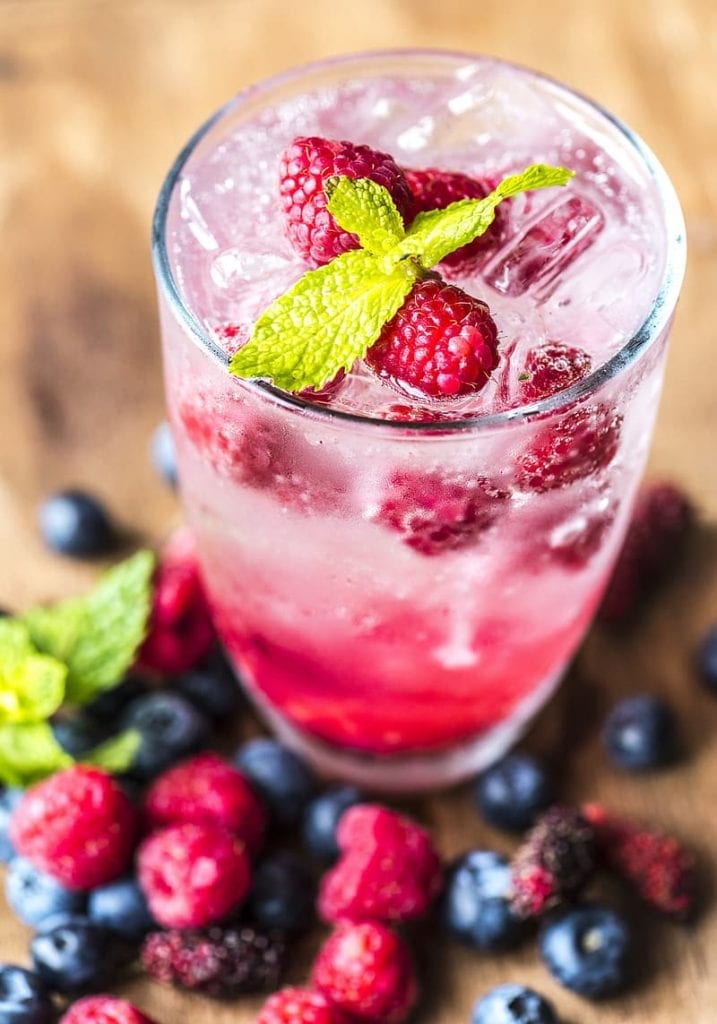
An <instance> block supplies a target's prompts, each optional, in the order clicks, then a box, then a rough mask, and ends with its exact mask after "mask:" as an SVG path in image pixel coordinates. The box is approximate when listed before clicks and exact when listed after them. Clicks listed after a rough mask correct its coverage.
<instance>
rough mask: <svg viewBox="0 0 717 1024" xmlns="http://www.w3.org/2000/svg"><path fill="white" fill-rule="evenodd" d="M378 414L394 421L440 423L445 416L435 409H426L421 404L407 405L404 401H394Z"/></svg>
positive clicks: (379, 416)
mask: <svg viewBox="0 0 717 1024" xmlns="http://www.w3.org/2000/svg"><path fill="white" fill-rule="evenodd" d="M376 416H378V418H379V419H382V420H392V421H393V422H394V423H440V421H441V420H442V419H444V416H443V415H442V414H441V413H440V412H438V411H436V410H435V409H426V407H425V406H421V405H406V404H405V403H404V402H392V403H391V405H388V406H386V408H385V409H380V410H379V411H378V412H377V413H376Z"/></svg>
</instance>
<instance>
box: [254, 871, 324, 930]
mask: <svg viewBox="0 0 717 1024" xmlns="http://www.w3.org/2000/svg"><path fill="white" fill-rule="evenodd" d="M314 897H315V893H314V880H313V878H312V876H311V872H310V871H308V869H307V868H306V866H305V865H304V864H303V863H302V861H301V860H300V859H299V858H298V857H297V856H295V855H294V854H293V853H288V852H282V853H275V854H272V855H271V856H269V857H266V858H265V859H264V860H263V861H262V862H261V863H260V864H259V866H258V867H257V869H256V871H255V873H254V882H253V885H252V891H251V896H250V898H249V913H250V914H251V916H252V917H253V919H254V921H255V922H256V923H257V924H258V925H260V926H261V927H262V928H266V929H268V930H270V929H272V928H279V929H281V930H282V931H287V932H300V931H304V930H305V929H306V928H308V927H309V925H310V924H311V923H312V921H313V918H314Z"/></svg>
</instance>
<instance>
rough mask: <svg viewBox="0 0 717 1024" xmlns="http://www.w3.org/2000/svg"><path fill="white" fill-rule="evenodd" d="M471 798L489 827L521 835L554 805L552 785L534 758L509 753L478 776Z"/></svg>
mask: <svg viewBox="0 0 717 1024" xmlns="http://www.w3.org/2000/svg"><path fill="white" fill-rule="evenodd" d="M474 795H475V801H476V803H477V805H478V809H479V811H480V812H481V814H482V815H483V817H484V818H485V820H486V821H487V822H488V823H489V824H490V825H494V826H495V827H496V828H501V829H507V830H508V831H509V832H523V831H525V829H527V828H530V826H531V825H532V824H533V822H534V821H535V819H536V818H537V817H538V815H539V814H541V813H542V812H543V811H544V810H546V809H547V808H548V807H549V806H550V805H551V804H552V803H553V785H552V782H551V780H550V778H549V777H548V774H547V772H546V771H545V769H544V768H543V766H542V765H541V764H540V762H539V761H537V760H536V759H535V758H534V757H530V756H529V755H528V754H508V756H507V757H504V758H503V759H502V760H501V761H497V762H496V763H495V764H494V765H492V767H490V768H489V769H488V770H487V771H486V772H484V773H483V774H482V775H479V776H478V778H477V779H476V783H475V791H474Z"/></svg>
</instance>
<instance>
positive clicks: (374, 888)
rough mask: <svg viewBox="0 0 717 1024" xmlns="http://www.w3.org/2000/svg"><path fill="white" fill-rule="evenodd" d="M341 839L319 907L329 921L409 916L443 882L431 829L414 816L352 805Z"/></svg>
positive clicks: (424, 907)
mask: <svg viewBox="0 0 717 1024" xmlns="http://www.w3.org/2000/svg"><path fill="white" fill-rule="evenodd" d="M337 839H338V844H339V848H340V850H341V852H342V857H341V859H340V860H339V862H338V864H337V865H336V867H334V868H333V869H332V870H331V871H329V872H328V874H327V875H325V877H324V880H323V883H322V886H321V893H320V896H319V911H320V913H321V915H322V917H323V918H324V919H325V920H326V921H333V922H336V921H341V920H349V921H388V922H401V921H410V920H413V919H414V918H416V917H420V916H421V915H422V914H424V913H425V911H426V910H428V908H429V907H430V905H431V903H432V902H433V900H434V899H435V897H436V896H437V895H438V893H439V892H440V890H441V887H442V884H443V877H442V871H441V861H440V858H439V856H438V854H437V853H436V850H435V848H434V846H433V842H432V841H431V838H430V836H429V835H428V833H427V832H426V831H425V830H424V829H422V828H421V827H420V826H419V825H417V824H416V823H415V822H413V821H411V819H410V818H405V817H403V816H402V815H400V814H396V812H395V811H389V810H388V809H387V808H385V807H380V806H378V805H374V804H359V805H358V806H356V807H351V808H349V810H348V811H346V813H345V814H344V815H343V817H342V818H341V823H340V824H339V828H338V832H337Z"/></svg>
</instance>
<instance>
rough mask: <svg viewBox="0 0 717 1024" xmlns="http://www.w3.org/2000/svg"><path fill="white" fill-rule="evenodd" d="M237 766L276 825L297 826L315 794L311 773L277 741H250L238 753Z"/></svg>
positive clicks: (236, 757) (235, 760) (314, 783)
mask: <svg viewBox="0 0 717 1024" xmlns="http://www.w3.org/2000/svg"><path fill="white" fill-rule="evenodd" d="M234 762H235V764H236V766H237V768H239V769H241V771H243V772H244V774H245V775H246V776H247V777H248V778H249V779H250V780H251V782H252V783H253V784H254V786H255V787H256V789H257V791H258V792H259V793H260V795H261V796H263V798H264V800H265V801H266V804H267V806H268V807H269V810H270V812H271V816H272V819H273V821H274V822H275V824H277V825H280V826H281V827H283V828H287V827H290V826H292V825H296V824H297V823H298V822H299V821H300V820H301V817H302V815H303V813H304V808H305V807H306V804H307V803H308V802H309V800H310V799H311V797H312V796H313V794H314V790H315V788H316V781H315V779H314V774H313V772H312V771H311V769H310V768H309V767H308V765H306V764H305V763H304V762H303V761H302V760H300V758H298V757H297V756H296V754H294V753H292V751H290V750H288V749H287V748H286V747H282V746H281V744H280V743H277V742H276V740H270V739H264V738H260V739H255V740H249V742H248V743H245V744H244V745H243V746H242V747H240V748H239V750H238V751H237V753H236V755H235V757H234Z"/></svg>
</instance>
